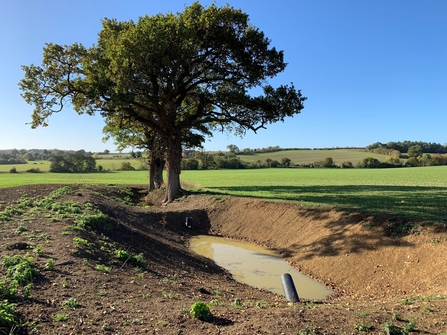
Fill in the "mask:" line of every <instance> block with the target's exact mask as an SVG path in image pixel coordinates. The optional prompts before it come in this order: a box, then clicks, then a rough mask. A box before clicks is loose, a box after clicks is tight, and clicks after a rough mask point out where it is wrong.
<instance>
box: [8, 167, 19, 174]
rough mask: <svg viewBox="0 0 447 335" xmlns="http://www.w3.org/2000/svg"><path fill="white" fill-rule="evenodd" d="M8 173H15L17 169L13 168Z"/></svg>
mask: <svg viewBox="0 0 447 335" xmlns="http://www.w3.org/2000/svg"><path fill="white" fill-rule="evenodd" d="M9 173H17V169H16V168H15V167H13V168H12V169H11V170H9Z"/></svg>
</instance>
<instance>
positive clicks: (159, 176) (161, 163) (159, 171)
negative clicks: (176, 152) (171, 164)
mask: <svg viewBox="0 0 447 335" xmlns="http://www.w3.org/2000/svg"><path fill="white" fill-rule="evenodd" d="M154 168H155V171H154V183H155V188H160V187H161V185H163V183H164V181H163V170H164V168H165V160H164V159H163V158H157V159H155V162H154Z"/></svg>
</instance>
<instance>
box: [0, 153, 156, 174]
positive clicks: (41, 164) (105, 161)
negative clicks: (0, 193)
mask: <svg viewBox="0 0 447 335" xmlns="http://www.w3.org/2000/svg"><path fill="white" fill-rule="evenodd" d="M123 156H124V155H123ZM122 163H130V165H132V167H133V168H134V169H136V170H142V169H148V167H147V165H146V164H145V162H144V161H143V160H141V159H135V158H124V157H122V158H100V159H97V160H96V167H98V166H102V167H103V169H104V170H106V171H117V170H119V169H120V168H121V165H122ZM50 164H51V162H50V161H47V160H45V161H44V160H38V161H32V162H28V163H27V164H0V172H9V171H10V170H11V169H12V168H16V170H17V172H25V171H27V170H30V169H39V170H40V171H41V172H48V171H49V170H50Z"/></svg>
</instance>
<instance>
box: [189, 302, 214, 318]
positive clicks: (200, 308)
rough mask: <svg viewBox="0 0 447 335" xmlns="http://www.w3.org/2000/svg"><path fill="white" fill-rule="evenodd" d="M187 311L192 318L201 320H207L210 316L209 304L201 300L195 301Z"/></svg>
mask: <svg viewBox="0 0 447 335" xmlns="http://www.w3.org/2000/svg"><path fill="white" fill-rule="evenodd" d="M189 312H190V313H191V315H192V316H193V317H194V318H196V319H199V320H201V321H208V320H209V319H210V318H211V316H212V314H211V311H210V308H209V306H208V305H207V304H205V303H204V302H201V301H197V302H195V303H194V304H193V305H192V306H191V308H190V310H189Z"/></svg>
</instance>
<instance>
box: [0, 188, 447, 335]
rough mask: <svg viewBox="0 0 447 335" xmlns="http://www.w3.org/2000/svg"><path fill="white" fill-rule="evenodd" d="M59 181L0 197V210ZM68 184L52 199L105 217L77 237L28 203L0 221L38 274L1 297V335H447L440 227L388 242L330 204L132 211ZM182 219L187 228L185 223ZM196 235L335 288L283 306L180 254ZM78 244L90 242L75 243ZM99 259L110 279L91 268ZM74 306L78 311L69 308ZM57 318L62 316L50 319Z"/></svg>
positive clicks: (183, 204) (209, 201) (111, 194)
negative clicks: (9, 321) (280, 262)
mask: <svg viewBox="0 0 447 335" xmlns="http://www.w3.org/2000/svg"><path fill="white" fill-rule="evenodd" d="M61 186H62V185H41V186H26V187H17V188H10V189H0V213H1V212H2V211H4V210H5V208H6V206H8V205H10V204H12V205H13V206H16V207H17V206H19V205H18V202H19V200H20V199H24V198H25V197H31V198H32V199H33V200H32V201H35V199H37V198H40V199H41V198H42V197H45V196H48V195H49V194H50V192H51V191H53V190H55V189H58V188H60V187H61ZM70 187H72V188H73V189H76V191H75V192H74V193H73V194H70V195H64V196H62V197H61V198H59V199H57V201H59V202H62V203H64V202H69V201H73V202H76V203H79V204H84V205H83V207H82V208H83V210H85V211H88V210H91V208H93V207H92V206H91V205H87V206H86V205H85V204H87V203H90V204H93V205H94V207H96V208H97V209H99V210H100V211H101V212H103V213H104V214H106V215H107V217H108V221H107V223H106V226H104V227H95V228H94V229H82V230H79V229H76V223H75V220H76V216H70V215H67V216H66V217H65V218H64V216H63V215H60V214H58V213H57V212H55V211H52V210H43V209H42V208H39V207H38V206H36V205H29V207H26V208H24V211H23V213H16V214H15V215H13V216H12V218H11V220H9V221H5V222H1V221H0V237H1V250H2V258H3V257H4V256H7V255H9V256H12V255H14V254H20V255H25V254H26V253H27V252H28V253H29V254H30V255H31V256H33V257H34V261H33V264H34V265H35V266H36V267H37V268H38V269H39V270H40V273H39V274H38V275H37V276H36V277H35V278H34V280H33V289H32V292H31V296H30V297H29V298H28V299H24V298H23V294H22V289H21V290H19V294H18V296H17V297H16V298H11V299H9V300H10V302H13V303H17V307H16V312H17V315H16V323H15V324H14V325H9V326H5V327H3V328H2V327H0V334H9V333H12V334H27V333H29V334H102V333H105V334H107V333H109V334H290V335H292V334H356V333H363V332H365V333H366V332H368V333H369V334H379V333H383V334H387V333H389V334H399V332H400V333H402V332H403V331H405V330H406V331H412V330H413V331H418V332H419V333H426V334H442V333H447V300H446V299H447V279H446V278H447V267H446V264H445V262H446V259H447V256H446V255H447V229H446V227H445V225H442V224H440V223H439V224H432V225H430V226H425V227H424V226H423V227H421V228H419V229H418V230H417V231H414V232H413V234H411V235H408V236H403V237H398V236H394V235H393V234H392V229H391V228H390V227H391V222H389V221H387V219H386V218H377V217H370V216H365V215H362V214H359V213H343V212H337V211H335V210H333V209H330V208H326V207H320V208H308V207H303V206H299V205H296V204H292V203H287V202H266V201H262V200H257V199H250V198H234V197H225V196H212V195H199V194H190V195H187V196H185V197H183V198H182V199H179V200H178V201H175V202H173V203H170V204H168V205H167V206H162V205H161V203H160V199H161V197H160V196H157V195H151V196H150V197H149V198H148V199H147V200H146V201H147V202H146V205H147V204H150V206H144V204H141V203H140V204H139V205H137V206H131V205H128V204H125V203H124V202H123V199H124V200H125V201H127V202H129V197H128V195H129V194H128V192H127V194H126V192H122V190H123V187H120V188H118V187H105V186H104V187H97V186H95V187H86V186H83V187H80V186H70ZM143 189H144V188H142V187H137V186H134V187H132V189H131V190H132V192H133V194H132V195H133V197H132V198H133V199H137V198H143V197H144V192H143ZM128 190H130V188H128ZM126 196H127V198H126ZM86 208H89V209H86ZM187 216H191V217H193V229H187V228H186V227H185V225H184V222H185V218H186V217H187ZM0 217H1V216H0ZM196 234H214V235H221V236H225V237H230V238H235V239H240V240H245V241H251V242H253V243H257V244H260V245H263V246H266V247H269V248H271V249H275V250H278V251H279V252H281V254H282V255H283V256H284V258H285V259H286V260H287V261H288V262H289V263H291V264H293V265H294V266H295V267H296V268H298V269H299V270H300V271H302V272H303V273H304V274H306V275H309V276H311V277H313V278H315V279H316V280H318V281H319V282H321V283H323V284H325V285H327V286H328V287H329V288H331V289H332V290H333V292H334V293H333V295H332V296H330V297H328V298H327V299H326V300H322V301H309V300H307V301H306V300H304V301H301V302H300V303H289V302H287V301H286V300H285V298H284V297H282V296H279V295H275V294H273V293H270V292H266V291H263V290H259V289H256V288H252V287H250V286H247V285H244V284H240V283H237V282H235V281H234V280H232V278H231V275H229V274H228V273H227V272H226V271H225V270H223V269H221V268H219V267H218V266H216V265H215V264H214V263H213V262H212V261H211V260H208V259H206V258H204V257H201V256H198V255H196V254H194V253H192V252H191V251H190V250H189V248H188V239H189V238H190V237H191V236H192V235H196ZM76 237H78V238H82V239H84V240H86V241H88V242H89V245H88V246H85V245H84V246H82V245H78V246H76V245H74V241H73V238H76ZM39 244H41V246H42V254H41V255H40V256H38V255H37V254H36V247H37V246H38V245H39ZM116 250H126V251H128V252H129V253H130V254H132V255H138V254H140V253H143V254H144V259H145V261H146V263H147V266H146V267H145V268H144V269H143V268H138V267H137V266H135V265H132V264H131V261H127V260H126V261H122V260H118V259H117V258H116V257H115V253H114V252H115V251H116ZM49 259H53V260H54V269H53V270H50V269H48V268H47V265H46V264H48V260H49ZM98 265H102V266H106V267H108V268H109V270H110V271H109V272H108V273H104V272H102V271H98V270H95V267H97V266H98ZM104 271H106V270H104ZM0 275H1V278H3V277H4V276H5V275H6V269H5V268H2V269H1V270H0ZM0 294H3V293H2V291H0ZM0 298H2V299H0V300H3V299H4V298H5V296H0ZM70 298H71V299H76V302H78V303H79V305H80V306H78V308H73V309H65V308H64V301H67V300H68V299H70ZM197 301H202V302H206V303H209V304H210V310H211V313H212V317H211V318H210V319H209V320H208V321H200V320H198V319H194V318H193V316H192V315H190V313H189V308H190V307H191V306H192V304H194V303H195V302H197ZM61 315H65V316H66V317H68V319H67V320H65V321H56V320H55V319H56V317H57V316H61ZM387 322H388V325H389V326H388V328H387V331H386V330H385V328H384V324H385V323H387ZM391 323H392V325H394V326H395V329H394V330H395V331H396V332H394V333H393V328H392V326H390V324H391Z"/></svg>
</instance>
